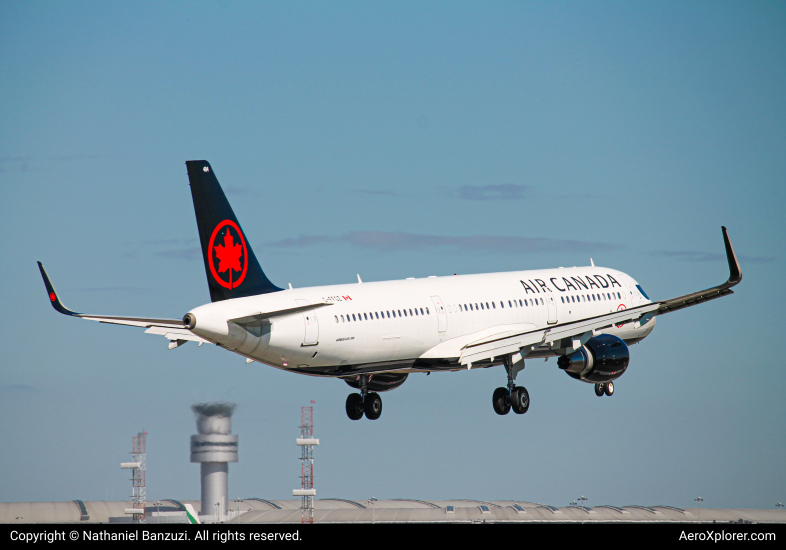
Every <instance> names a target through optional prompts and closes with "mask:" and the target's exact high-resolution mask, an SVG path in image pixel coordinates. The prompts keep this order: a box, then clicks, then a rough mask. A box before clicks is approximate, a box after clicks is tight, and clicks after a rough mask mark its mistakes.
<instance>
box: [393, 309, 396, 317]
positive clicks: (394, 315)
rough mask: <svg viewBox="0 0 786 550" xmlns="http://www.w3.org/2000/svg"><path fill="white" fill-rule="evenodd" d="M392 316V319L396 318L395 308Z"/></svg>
mask: <svg viewBox="0 0 786 550" xmlns="http://www.w3.org/2000/svg"><path fill="white" fill-rule="evenodd" d="M393 318H394V319H395V318H396V310H395V309H394V310H393Z"/></svg>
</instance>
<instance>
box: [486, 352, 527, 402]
mask: <svg viewBox="0 0 786 550" xmlns="http://www.w3.org/2000/svg"><path fill="white" fill-rule="evenodd" d="M522 361H523V360H522ZM504 363H505V370H506V371H507V373H508V387H507V388H497V389H496V390H494V395H493V397H492V404H493V405H494V412H496V413H497V414H508V413H509V412H510V409H513V412H514V413H516V414H524V413H525V412H527V410H529V393H528V392H527V388H525V387H524V386H516V385H515V380H516V374H518V371H519V370H521V369H523V368H524V365H523V363H522V365H521V367H520V368H517V369H516V368H514V367H513V361H512V360H511V358H510V356H509V355H506V356H505V359H504Z"/></svg>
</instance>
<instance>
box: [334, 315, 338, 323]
mask: <svg viewBox="0 0 786 550" xmlns="http://www.w3.org/2000/svg"><path fill="white" fill-rule="evenodd" d="M333 317H334V318H335V319H336V323H338V315H334V316H333Z"/></svg>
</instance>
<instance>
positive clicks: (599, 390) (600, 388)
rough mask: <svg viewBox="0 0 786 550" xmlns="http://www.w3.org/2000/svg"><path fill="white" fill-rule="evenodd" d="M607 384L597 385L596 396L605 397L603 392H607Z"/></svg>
mask: <svg viewBox="0 0 786 550" xmlns="http://www.w3.org/2000/svg"><path fill="white" fill-rule="evenodd" d="M604 386H605V384H602V383H601V384H595V395H597V396H598V397H603V392H604V391H605V387H604Z"/></svg>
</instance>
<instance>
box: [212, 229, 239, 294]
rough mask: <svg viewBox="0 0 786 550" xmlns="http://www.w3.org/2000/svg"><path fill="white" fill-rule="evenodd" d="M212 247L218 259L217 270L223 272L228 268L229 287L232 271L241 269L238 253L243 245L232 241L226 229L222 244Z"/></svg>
mask: <svg viewBox="0 0 786 550" xmlns="http://www.w3.org/2000/svg"><path fill="white" fill-rule="evenodd" d="M213 248H214V249H215V251H216V257H217V258H218V259H219V261H220V263H219V265H218V272H219V273H223V272H224V271H227V270H229V288H232V271H233V270H234V271H237V272H240V271H242V270H243V268H242V267H241V266H240V255H241V254H242V253H243V247H242V246H240V245H239V244H236V243H235V242H234V239H233V238H232V234H231V233H230V232H229V229H227V232H226V234H225V235H224V244H223V245H221V244H219V245H217V246H214V247H213Z"/></svg>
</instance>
